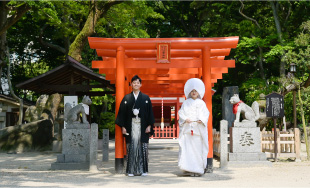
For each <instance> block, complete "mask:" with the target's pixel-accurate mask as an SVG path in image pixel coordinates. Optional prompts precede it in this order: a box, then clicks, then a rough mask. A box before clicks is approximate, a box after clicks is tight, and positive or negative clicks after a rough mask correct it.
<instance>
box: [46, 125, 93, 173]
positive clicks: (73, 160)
mask: <svg viewBox="0 0 310 188" xmlns="http://www.w3.org/2000/svg"><path fill="white" fill-rule="evenodd" d="M86 127H88V128H86ZM62 140H63V141H62V154H59V155H57V161H56V162H55V163H52V165H51V169H52V170H89V169H90V167H91V169H94V166H93V165H94V164H95V160H96V159H97V147H98V125H97V124H95V123H93V124H91V126H90V127H89V124H81V128H79V127H78V126H77V125H74V126H71V125H69V124H68V125H67V129H63V130H62Z"/></svg>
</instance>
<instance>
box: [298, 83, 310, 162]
mask: <svg viewBox="0 0 310 188" xmlns="http://www.w3.org/2000/svg"><path fill="white" fill-rule="evenodd" d="M298 98H299V103H300V115H301V119H302V126H303V129H304V136H305V142H306V150H307V160H310V151H309V143H308V132H307V129H306V122H305V114H304V109H303V101H302V99H301V96H300V86H299V89H298Z"/></svg>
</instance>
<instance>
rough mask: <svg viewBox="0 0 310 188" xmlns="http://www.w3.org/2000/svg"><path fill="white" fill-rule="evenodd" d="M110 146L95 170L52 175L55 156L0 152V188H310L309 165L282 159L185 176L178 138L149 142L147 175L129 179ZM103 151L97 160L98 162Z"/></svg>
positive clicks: (215, 165) (216, 168)
mask: <svg viewBox="0 0 310 188" xmlns="http://www.w3.org/2000/svg"><path fill="white" fill-rule="evenodd" d="M113 147H114V145H113V143H111V146H110V156H109V157H110V160H109V161H108V162H102V161H100V160H98V161H97V164H98V171H97V172H88V171H53V170H50V168H51V163H53V162H55V161H56V155H57V153H52V152H26V153H19V154H7V153H3V152H2V153H0V187H53V188H58V187H65V188H66V187H146V186H147V187H308V188H309V187H310V161H305V158H306V153H305V146H304V144H302V161H301V162H293V161H290V160H281V161H280V162H276V163H274V162H273V164H272V167H251V168H227V169H226V170H221V169H220V168H219V162H218V161H217V160H216V159H214V172H213V173H212V174H205V175H204V176H202V177H184V176H181V172H180V171H179V169H178V167H177V158H178V148H177V140H170V141H167V140H161V141H158V140H152V141H151V143H150V151H149V154H150V163H149V169H150V172H149V176H147V177H127V176H125V175H123V174H115V173H114V148H113ZM101 157H102V155H101V153H99V154H98V159H101Z"/></svg>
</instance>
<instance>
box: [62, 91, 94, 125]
mask: <svg viewBox="0 0 310 188" xmlns="http://www.w3.org/2000/svg"><path fill="white" fill-rule="evenodd" d="M91 103H92V101H91V99H90V98H89V97H88V96H84V97H83V100H82V103H81V104H78V105H76V106H74V107H72V106H71V104H70V103H66V104H65V112H64V120H65V121H66V122H67V123H68V124H71V123H80V122H79V117H80V114H82V123H87V124H88V121H87V119H86V113H85V109H84V106H83V105H84V104H85V105H91Z"/></svg>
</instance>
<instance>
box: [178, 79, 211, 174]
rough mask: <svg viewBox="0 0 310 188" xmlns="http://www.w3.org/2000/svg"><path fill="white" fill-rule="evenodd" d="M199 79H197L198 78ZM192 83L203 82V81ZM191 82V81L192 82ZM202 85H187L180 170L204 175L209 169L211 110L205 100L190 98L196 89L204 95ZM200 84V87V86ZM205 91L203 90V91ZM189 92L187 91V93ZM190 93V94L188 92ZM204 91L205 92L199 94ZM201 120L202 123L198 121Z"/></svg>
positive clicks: (181, 122) (181, 134) (182, 120)
mask: <svg viewBox="0 0 310 188" xmlns="http://www.w3.org/2000/svg"><path fill="white" fill-rule="evenodd" d="M196 79H197V78H196ZM190 80H191V81H195V82H197V80H198V82H201V83H202V81H201V80H199V79H197V80H193V79H190ZM190 80H189V81H190ZM201 83H198V84H197V83H196V84H194V85H193V84H190V88H188V87H186V86H188V85H185V88H184V90H185V94H186V96H188V98H187V100H185V101H184V103H183V104H182V107H181V109H180V110H179V112H178V114H179V126H180V134H179V145H180V151H179V168H180V169H181V170H184V171H187V172H192V173H198V174H204V170H205V168H206V167H207V157H208V152H209V145H208V119H209V110H208V109H207V107H206V104H205V102H204V101H203V100H201V99H199V98H197V99H195V100H194V99H192V98H189V97H190V91H191V90H193V89H195V90H196V91H198V93H199V95H200V96H203V95H204V85H203V88H202V86H201ZM187 84H188V83H187ZM199 84H200V85H199ZM202 84H203V83H202ZM202 89H203V90H202ZM186 90H187V91H186ZM188 91H189V92H188ZM199 91H203V92H199ZM186 119H190V120H191V121H192V122H191V123H186V122H185V121H186ZM198 120H201V121H202V123H198V122H196V121H198Z"/></svg>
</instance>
